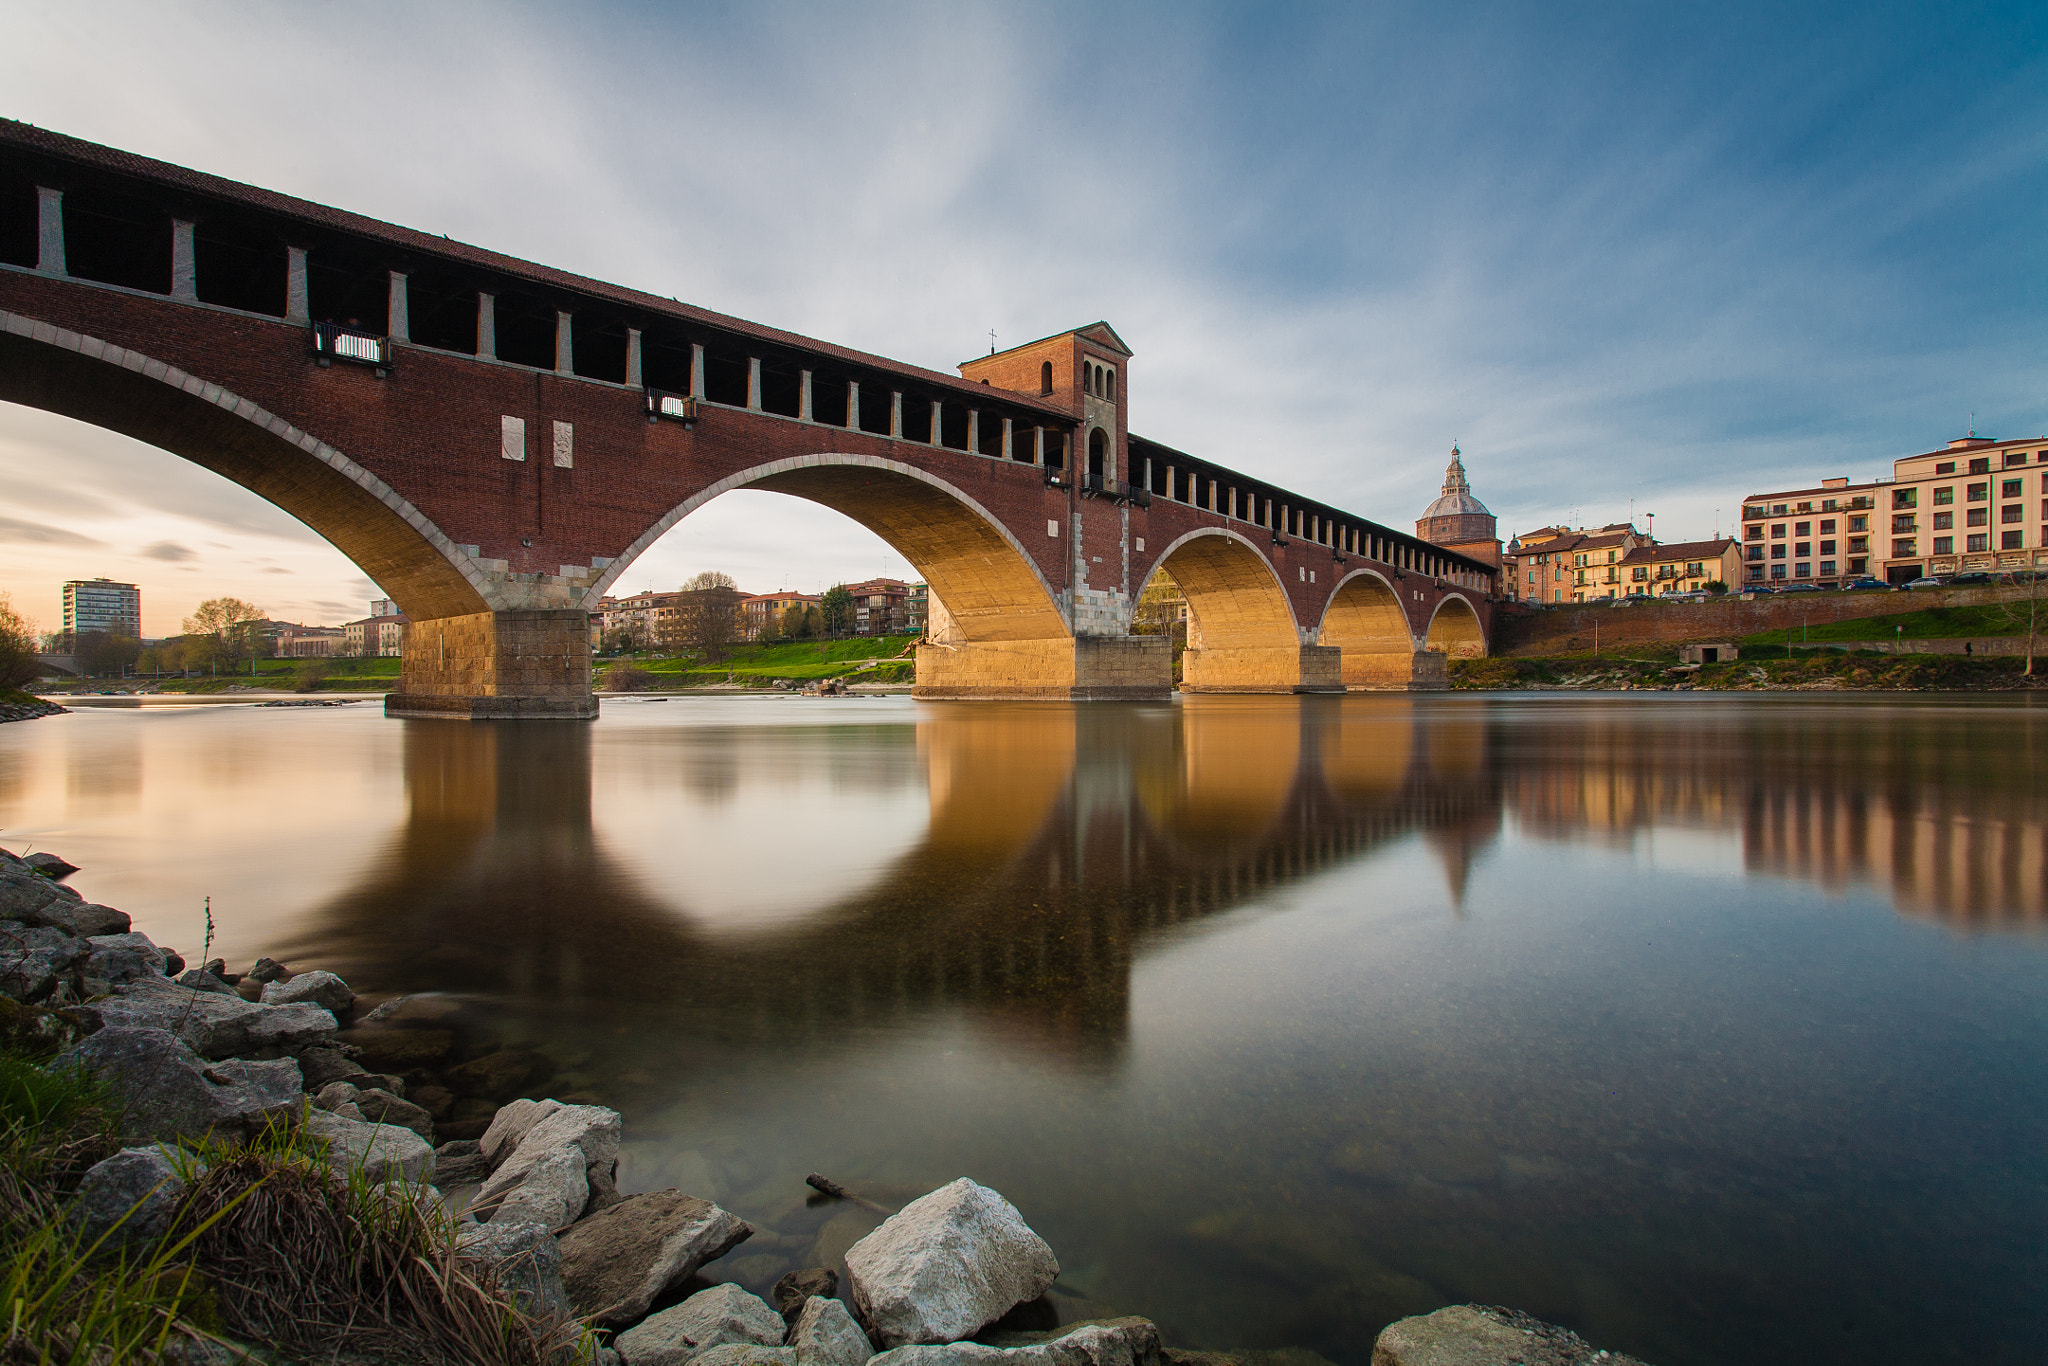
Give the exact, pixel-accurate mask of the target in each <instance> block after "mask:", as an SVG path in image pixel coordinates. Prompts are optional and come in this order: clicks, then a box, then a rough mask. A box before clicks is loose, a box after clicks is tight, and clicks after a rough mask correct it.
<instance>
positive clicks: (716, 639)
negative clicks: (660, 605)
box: [661, 574, 740, 661]
mask: <svg viewBox="0 0 2048 1366" xmlns="http://www.w3.org/2000/svg"><path fill="white" fill-rule="evenodd" d="M697 577H698V578H699V579H701V578H704V577H705V575H702V574H699V575H698V576H697ZM719 577H721V578H722V577H724V576H723V575H720V576H719ZM692 582H695V580H692ZM661 627H662V629H661V644H662V647H663V648H664V649H668V650H694V651H696V652H697V653H698V654H700V655H701V656H702V657H703V658H704V659H705V660H706V661H712V660H718V659H722V658H724V656H725V647H726V646H728V645H730V644H732V642H733V640H734V639H735V638H736V637H737V636H738V635H739V633H740V593H739V590H738V589H736V588H734V587H733V586H732V581H731V580H730V579H727V580H726V581H725V582H724V583H723V584H714V585H712V586H710V587H706V588H685V589H684V590H683V591H682V592H680V593H678V594H677V595H676V605H675V608H674V610H673V611H671V612H670V613H668V614H667V615H666V616H664V617H663V618H662V621H661Z"/></svg>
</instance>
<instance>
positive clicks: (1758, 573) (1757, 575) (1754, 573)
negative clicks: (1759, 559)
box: [1749, 564, 1764, 583]
mask: <svg viewBox="0 0 2048 1366" xmlns="http://www.w3.org/2000/svg"><path fill="white" fill-rule="evenodd" d="M1763 576H1764V567H1763V566H1762V565H1760V564H1753V565H1751V566H1750V567H1749V580H1750V582H1752V583H1754V582H1756V581H1757V580H1758V579H1761V578H1762V577H1763Z"/></svg>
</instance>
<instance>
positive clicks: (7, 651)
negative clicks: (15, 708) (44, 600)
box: [0, 593, 43, 692]
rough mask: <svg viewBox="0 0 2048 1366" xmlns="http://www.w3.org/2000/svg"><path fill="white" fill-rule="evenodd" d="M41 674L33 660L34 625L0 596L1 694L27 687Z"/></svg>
mask: <svg viewBox="0 0 2048 1366" xmlns="http://www.w3.org/2000/svg"><path fill="white" fill-rule="evenodd" d="M42 673H43V662H42V661H41V660H40V659H37V658H36V624H35V623H34V622H32V621H30V620H29V619H28V618H26V617H24V616H22V615H21V613H19V612H17V611H15V610H14V604H13V603H12V602H10V601H8V597H7V594H5V593H0V692H14V691H15V690H17V689H19V688H24V687H27V686H28V685H29V684H30V683H33V682H35V681H36V679H38V678H40V677H41V676H42Z"/></svg>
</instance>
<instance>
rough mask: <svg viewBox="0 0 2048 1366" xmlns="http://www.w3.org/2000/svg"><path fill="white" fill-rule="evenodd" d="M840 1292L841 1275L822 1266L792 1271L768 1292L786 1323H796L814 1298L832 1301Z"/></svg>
mask: <svg viewBox="0 0 2048 1366" xmlns="http://www.w3.org/2000/svg"><path fill="white" fill-rule="evenodd" d="M838 1291H839V1273H838V1272H836V1271H833V1270H830V1269H828V1268H826V1267H822V1266H813V1267H806V1268H805V1269H804V1270H802V1271H792V1272H790V1273H789V1274H788V1275H787V1276H784V1277H783V1278H782V1279H781V1280H779V1281H777V1282H776V1283H775V1288H774V1289H773V1290H771V1291H769V1292H768V1298H769V1299H771V1300H773V1301H774V1302H775V1308H776V1309H777V1310H778V1311H779V1312H780V1313H781V1314H782V1317H783V1319H784V1321H786V1322H789V1323H795V1322H796V1316H797V1314H798V1313H799V1312H801V1311H802V1309H803V1307H804V1305H805V1304H806V1303H808V1302H809V1301H810V1300H811V1298H812V1297H813V1296H817V1295H822V1296H824V1297H825V1298H826V1299H828V1300H829V1299H831V1298H832V1296H833V1295H835V1294H837V1293H838Z"/></svg>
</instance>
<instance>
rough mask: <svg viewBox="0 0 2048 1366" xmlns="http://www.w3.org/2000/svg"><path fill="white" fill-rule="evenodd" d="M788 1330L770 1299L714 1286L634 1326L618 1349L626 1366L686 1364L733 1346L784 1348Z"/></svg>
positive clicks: (735, 1288) (623, 1335) (621, 1337)
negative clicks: (727, 1346) (769, 1301)
mask: <svg viewBox="0 0 2048 1366" xmlns="http://www.w3.org/2000/svg"><path fill="white" fill-rule="evenodd" d="M787 1331H788V1326H787V1325H786V1324H784V1323H783V1321H782V1315H780V1314H778V1313H776V1312H775V1311H774V1310H773V1309H770V1308H769V1307H768V1302H767V1301H766V1300H763V1299H760V1298H758V1297H757V1296H754V1295H749V1294H748V1293H747V1292H746V1291H744V1290H742V1289H740V1288H739V1287H738V1286H736V1285H714V1286H712V1287H711V1288H710V1289H709V1290H700V1291H698V1292H697V1293H696V1294H694V1295H692V1296H690V1298H688V1299H687V1300H684V1301H683V1302H682V1303H681V1304H679V1305H676V1306H675V1307H674V1308H673V1309H664V1310H662V1311H661V1312H660V1313H659V1314H656V1315H654V1316H653V1317H651V1318H649V1319H647V1320H646V1321H645V1322H643V1323H641V1324H639V1325H638V1326H636V1327H633V1328H629V1329H628V1330H626V1331H625V1332H623V1333H621V1334H619V1336H618V1338H617V1339H616V1340H615V1341H614V1343H613V1344H612V1345H613V1346H615V1347H617V1348H618V1349H619V1355H620V1356H621V1357H624V1358H625V1361H626V1366H683V1363H684V1362H686V1361H690V1360H692V1359H701V1358H702V1354H703V1353H705V1352H708V1351H710V1350H711V1349H712V1348H714V1347H722V1346H725V1345H726V1344H727V1343H737V1344H740V1345H742V1346H746V1347H781V1346H782V1339H783V1335H784V1334H785V1333H786V1332H787ZM748 1359H749V1360H752V1359H753V1358H752V1357H751V1356H750V1357H749V1358H748Z"/></svg>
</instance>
